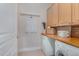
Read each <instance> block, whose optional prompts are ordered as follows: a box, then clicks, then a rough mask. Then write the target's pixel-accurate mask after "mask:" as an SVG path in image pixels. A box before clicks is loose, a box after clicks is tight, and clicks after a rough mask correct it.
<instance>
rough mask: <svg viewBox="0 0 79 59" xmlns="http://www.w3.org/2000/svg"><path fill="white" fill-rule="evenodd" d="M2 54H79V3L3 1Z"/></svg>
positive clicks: (0, 20)
mask: <svg viewBox="0 0 79 59" xmlns="http://www.w3.org/2000/svg"><path fill="white" fill-rule="evenodd" d="M0 56H79V3H57V2H56V3H53V2H52V3H49V2H48V3H18V2H17V3H0Z"/></svg>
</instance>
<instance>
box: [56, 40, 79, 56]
mask: <svg viewBox="0 0 79 59" xmlns="http://www.w3.org/2000/svg"><path fill="white" fill-rule="evenodd" d="M55 55H56V56H79V48H77V47H74V46H71V45H68V44H66V43H63V42H60V41H57V40H56V41H55Z"/></svg>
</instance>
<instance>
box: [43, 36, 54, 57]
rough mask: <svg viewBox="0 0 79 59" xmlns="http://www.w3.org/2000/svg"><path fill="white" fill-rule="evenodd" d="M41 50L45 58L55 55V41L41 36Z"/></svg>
mask: <svg viewBox="0 0 79 59" xmlns="http://www.w3.org/2000/svg"><path fill="white" fill-rule="evenodd" d="M42 50H43V52H44V53H45V55H46V56H54V55H55V40H53V39H50V38H48V37H47V36H44V35H42Z"/></svg>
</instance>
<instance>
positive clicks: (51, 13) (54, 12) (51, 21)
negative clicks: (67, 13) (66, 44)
mask: <svg viewBox="0 0 79 59" xmlns="http://www.w3.org/2000/svg"><path fill="white" fill-rule="evenodd" d="M47 14H48V19H47V25H48V26H51V27H53V26H57V25H58V4H53V5H52V6H51V7H50V8H49V9H48V12H47Z"/></svg>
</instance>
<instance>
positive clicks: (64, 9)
mask: <svg viewBox="0 0 79 59" xmlns="http://www.w3.org/2000/svg"><path fill="white" fill-rule="evenodd" d="M58 8H59V10H58V12H59V25H61V26H63V25H71V4H69V3H61V4H58Z"/></svg>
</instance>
